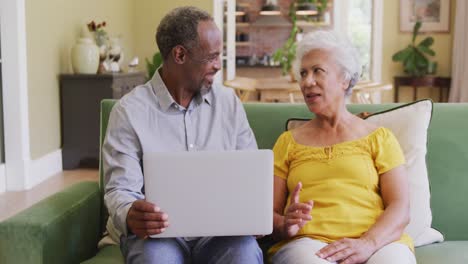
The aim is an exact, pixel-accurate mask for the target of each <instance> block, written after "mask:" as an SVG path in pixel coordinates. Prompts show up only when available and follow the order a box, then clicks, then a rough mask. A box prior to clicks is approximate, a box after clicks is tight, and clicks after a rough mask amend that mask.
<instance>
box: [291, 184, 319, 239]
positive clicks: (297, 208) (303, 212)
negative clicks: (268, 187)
mask: <svg viewBox="0 0 468 264" xmlns="http://www.w3.org/2000/svg"><path fill="white" fill-rule="evenodd" d="M301 189H302V183H301V182H299V183H298V184H297V185H296V188H294V191H293V193H292V195H291V203H290V205H289V206H288V208H287V209H286V214H285V215H284V228H285V234H286V236H287V237H288V238H289V237H293V236H295V235H296V234H297V233H298V232H299V230H300V229H301V228H302V227H303V226H305V224H307V222H309V221H310V220H312V216H311V215H310V212H311V211H312V208H313V207H314V202H313V201H308V202H307V203H300V202H299V192H300V191H301Z"/></svg>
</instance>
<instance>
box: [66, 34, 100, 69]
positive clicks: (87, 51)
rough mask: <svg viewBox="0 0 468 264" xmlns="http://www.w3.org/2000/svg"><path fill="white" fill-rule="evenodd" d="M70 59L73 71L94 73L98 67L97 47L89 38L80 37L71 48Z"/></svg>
mask: <svg viewBox="0 0 468 264" xmlns="http://www.w3.org/2000/svg"><path fill="white" fill-rule="evenodd" d="M71 60H72V67H73V72H74V73H85V74H95V73H96V72H97V70H98V67H99V48H98V47H97V46H96V44H94V41H93V40H92V39H91V38H80V39H79V40H78V43H76V44H75V46H73V48H72V51H71Z"/></svg>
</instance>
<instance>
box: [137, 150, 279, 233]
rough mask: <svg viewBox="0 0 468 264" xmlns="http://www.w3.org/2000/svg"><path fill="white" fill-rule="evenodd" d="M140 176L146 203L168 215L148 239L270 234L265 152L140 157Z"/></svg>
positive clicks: (269, 170)
mask: <svg viewBox="0 0 468 264" xmlns="http://www.w3.org/2000/svg"><path fill="white" fill-rule="evenodd" d="M143 171H144V172H143V173H144V178H145V195H146V200H147V201H149V202H151V203H154V204H156V205H157V206H159V207H160V208H161V210H162V211H163V212H165V213H167V214H168V215H169V227H168V228H166V230H165V231H164V232H163V233H161V234H158V235H154V236H152V237H200V236H241V235H265V234H270V233H271V232H272V231H273V152H272V151H271V150H245V151H244V150H243V151H199V152H169V153H167V152H165V153H156V152H154V153H145V154H144V156H143Z"/></svg>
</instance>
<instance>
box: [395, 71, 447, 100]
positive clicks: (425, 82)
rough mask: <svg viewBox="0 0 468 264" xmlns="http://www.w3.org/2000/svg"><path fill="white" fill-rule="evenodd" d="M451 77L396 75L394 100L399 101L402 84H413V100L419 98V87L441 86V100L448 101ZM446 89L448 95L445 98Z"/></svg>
mask: <svg viewBox="0 0 468 264" xmlns="http://www.w3.org/2000/svg"><path fill="white" fill-rule="evenodd" d="M450 83H451V78H450V77H438V76H421V77H414V76H396V77H395V78H394V88H395V98H394V101H395V102H398V101H399V91H400V86H411V87H412V88H413V101H416V100H417V99H418V87H437V88H439V101H440V102H447V101H448V92H449V90H450ZM444 89H445V90H447V91H446V92H445V93H446V94H447V96H446V97H445V99H444Z"/></svg>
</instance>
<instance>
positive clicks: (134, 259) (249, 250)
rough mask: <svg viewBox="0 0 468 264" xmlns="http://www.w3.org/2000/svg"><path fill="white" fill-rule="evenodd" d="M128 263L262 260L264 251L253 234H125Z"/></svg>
mask: <svg viewBox="0 0 468 264" xmlns="http://www.w3.org/2000/svg"><path fill="white" fill-rule="evenodd" d="M120 248H121V250H122V253H123V255H124V257H125V263H131V264H136V263H138V264H140V263H151V264H153V263H155V264H159V263H162V264H183V263H184V264H199V263H200V264H202V263H203V264H217V263H223V264H230V263H232V264H256V263H258V264H261V263H263V256H262V251H261V250H260V248H259V246H258V244H257V241H256V240H255V238H254V237H253V236H232V237H203V238H200V239H197V240H191V241H186V240H185V239H183V238H150V239H145V240H143V239H139V238H138V237H136V236H135V235H130V236H128V237H122V238H121V242H120Z"/></svg>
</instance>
